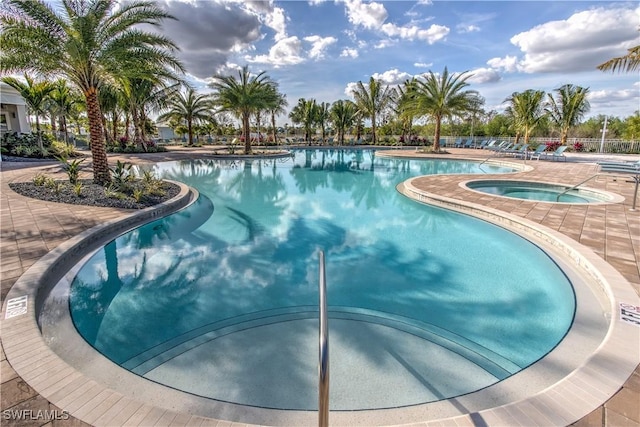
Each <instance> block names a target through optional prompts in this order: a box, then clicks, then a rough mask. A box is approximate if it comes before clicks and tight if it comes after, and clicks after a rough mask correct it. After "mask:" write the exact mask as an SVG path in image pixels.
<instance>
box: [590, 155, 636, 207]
mask: <svg viewBox="0 0 640 427" xmlns="http://www.w3.org/2000/svg"><path fill="white" fill-rule="evenodd" d="M598 165H599V166H600V172H601V173H603V172H604V173H610V174H616V175H624V176H628V175H630V176H631V178H632V179H633V181H634V182H635V184H636V186H635V190H634V193H633V203H632V205H631V210H632V211H635V210H636V201H637V200H638V186H639V185H640V160H638V161H637V162H613V161H609V162H598Z"/></svg>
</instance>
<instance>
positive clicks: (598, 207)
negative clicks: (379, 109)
mask: <svg viewBox="0 0 640 427" xmlns="http://www.w3.org/2000/svg"><path fill="white" fill-rule="evenodd" d="M170 150H171V151H170V152H168V153H158V154H145V155H127V156H125V155H118V156H110V163H114V162H115V160H116V159H120V160H126V161H129V162H132V163H134V164H142V163H156V162H159V161H168V160H178V159H185V158H196V157H200V156H202V155H203V154H204V153H206V152H208V151H210V148H198V149H184V148H180V147H171V148H170ZM448 150H449V152H450V153H451V154H449V155H447V158H466V159H485V158H486V157H487V153H486V152H483V151H482V150H474V149H451V148H450V149H448ZM394 154H395V155H401V156H409V157H418V156H421V155H420V154H417V153H415V152H413V151H409V150H396V151H395V152H394ZM621 158H622V159H625V160H638V159H640V156H638V155H629V156H615V155H597V154H583V153H571V154H568V155H567V161H566V162H563V161H555V162H554V161H548V160H540V161H535V160H534V161H526V162H524V161H523V160H512V159H509V161H512V162H515V163H520V164H524V163H526V165H528V166H529V167H531V170H528V171H526V172H520V173H517V174H513V175H510V176H509V178H510V179H519V180H520V179H522V180H532V181H545V182H558V183H563V184H577V183H579V182H581V181H583V180H584V179H586V178H587V177H589V176H591V175H593V174H594V173H595V172H596V171H597V168H596V166H595V163H594V162H595V161H597V160H604V159H621ZM0 167H1V179H2V182H1V184H0V185H1V186H2V190H1V198H0V200H1V202H0V214H1V217H0V226H1V240H0V255H1V265H0V273H1V280H2V281H1V291H2V292H1V297H2V302H3V303H4V300H5V297H6V296H7V294H8V292H9V290H10V288H11V287H12V286H13V285H14V283H15V282H16V281H17V280H18V278H20V276H22V275H23V273H25V271H27V269H29V267H31V266H32V265H33V264H34V263H36V262H37V261H38V260H40V259H41V258H42V257H43V256H45V255H47V254H49V253H50V252H51V251H53V250H54V249H55V248H56V247H58V246H60V245H61V244H63V243H64V242H67V241H68V240H69V239H72V238H74V237H76V236H78V235H79V234H81V233H83V232H85V231H86V230H89V229H90V228H92V227H94V226H97V225H100V224H103V223H104V222H107V221H112V220H115V219H117V218H120V217H123V216H125V215H127V214H130V213H131V211H128V210H122V209H111V208H94V207H86V206H75V205H73V206H72V205H65V204H59V203H53V202H42V201H38V200H34V199H29V198H26V197H23V196H21V195H18V194H16V193H15V192H13V191H12V190H11V189H10V188H9V186H8V183H9V182H18V181H27V180H30V179H31V178H32V177H33V175H34V174H35V173H36V172H38V171H41V172H44V173H47V174H48V175H55V174H60V176H61V177H63V176H64V175H63V174H61V172H60V168H59V167H58V165H57V163H56V162H48V163H36V162H25V163H18V162H2V163H1V164H0ZM493 177H495V175H494V176H493ZM475 178H478V177H477V176H473V177H469V176H468V175H467V176H461V175H438V176H426V177H421V178H417V179H414V180H413V181H412V184H413V186H414V187H415V188H416V189H417V190H419V191H421V192H424V193H431V194H435V195H438V196H440V197H443V198H446V199H448V200H460V201H463V202H464V203H472V204H476V205H480V206H484V207H486V208H489V209H493V210H496V211H500V212H504V213H505V214H507V215H511V216H515V217H519V218H523V219H524V220H527V221H529V222H532V223H537V224H541V225H543V226H544V227H546V228H548V229H550V230H552V231H553V232H557V233H560V234H562V235H564V236H566V237H568V238H569V239H571V240H573V241H575V242H577V243H579V244H580V245H583V246H586V247H587V248H589V249H590V250H591V251H593V252H594V253H595V254H597V255H598V256H599V257H600V258H602V259H603V260H605V261H606V262H607V263H608V264H610V265H611V266H612V267H613V268H615V270H617V272H619V273H620V274H621V275H622V276H623V277H624V279H626V280H627V281H628V282H629V283H630V284H631V286H632V287H633V289H634V290H635V292H636V293H637V294H640V201H639V202H638V204H639V206H638V207H637V209H636V210H635V211H631V210H630V208H631V202H632V199H633V190H634V184H633V183H632V182H629V181H631V180H629V179H625V178H624V177H619V176H618V177H614V176H613V175H611V176H604V175H602V176H599V177H598V178H597V179H592V180H590V181H589V182H588V183H586V184H585V185H586V186H588V187H590V188H593V189H600V190H606V191H609V192H612V193H617V194H620V195H622V196H624V197H625V200H624V202H622V203H616V204H594V205H570V204H552V203H544V202H534V201H525V200H514V199H506V198H502V197H496V196H491V195H486V194H482V193H478V192H474V191H470V190H468V189H465V188H462V187H461V186H460V185H459V184H460V182H462V181H467V180H470V179H475ZM16 333H19V331H13V330H5V328H4V313H3V328H2V335H5V334H11V335H13V334H16ZM638 334H639V335H640V328H638ZM0 339H2V336H0ZM637 351H638V352H640V349H638V350H637ZM0 356H1V361H0V367H1V372H0V373H1V380H0V381H1V389H0V390H1V407H0V409H2V411H3V418H2V425H3V426H14V425H15V426H43V425H47V426H83V425H88V424H86V423H84V422H83V421H80V420H78V419H76V418H73V417H71V418H69V419H66V420H53V421H48V420H46V419H44V417H42V416H41V417H37V416H36V415H37V413H38V411H58V412H57V414H62V412H61V411H62V410H71V409H70V408H66V407H62V408H57V407H55V406H54V405H53V404H51V403H50V402H49V401H47V399H45V398H44V397H42V396H41V395H40V394H39V393H38V392H37V391H36V390H34V389H33V388H32V387H31V386H30V385H29V384H27V382H26V381H25V380H23V379H22V378H21V377H20V376H19V375H18V374H17V373H16V371H15V370H14V369H13V368H12V366H11V363H10V362H9V361H8V360H7V358H6V356H5V352H4V348H3V349H2V352H1V355H0ZM34 356H35V355H34ZM96 399H98V400H99V399H100V397H99V395H98V396H96ZM110 399H111V400H110ZM69 400H71V399H69ZM112 400H114V398H113V395H108V394H105V395H104V399H103V401H101V402H99V403H98V406H97V407H100V408H101V410H102V411H103V413H107V412H108V411H109V406H110V405H114V404H115V403H116V401H115V400H114V401H113V402H111V401H112ZM110 402H111V403H110ZM639 402H640V367H636V369H635V372H634V373H633V375H631V376H630V377H629V378H628V380H627V381H626V382H625V383H624V385H623V386H622V388H620V390H619V391H618V392H617V393H616V394H615V395H614V396H613V397H611V398H610V399H609V400H607V401H606V402H605V403H604V404H603V405H602V406H600V407H599V408H597V409H596V410H595V411H593V412H592V413H591V414H589V415H587V416H586V417H584V418H582V419H581V420H579V421H578V422H576V423H575V424H574V425H577V426H640V403H639ZM71 406H73V405H71ZM112 408H113V406H112ZM122 409H123V413H124V412H126V408H122ZM7 410H9V411H21V410H25V411H29V410H30V411H32V412H31V413H30V414H31V417H30V418H36V419H28V420H17V419H15V418H12V417H9V416H5V415H8V414H9V412H5V411H7ZM114 411H115V409H114ZM23 414H25V413H23ZM129 415H130V416H133V417H132V418H130V419H129V421H130V423H129V422H127V423H124V425H129V424H134V421H136V419H135V416H136V415H137V416H139V419H138V420H137V421H139V422H142V424H157V425H186V424H187V423H188V422H189V421H190V420H191V421H197V423H202V424H201V425H208V424H207V422H208V420H204V419H197V418H193V417H190V416H189V415H187V414H182V415H177V416H176V415H175V414H174V415H173V416H172V417H171V419H165V418H161V416H162V415H163V414H159V415H158V417H157V418H156V419H155V420H154V421H153V422H151V421H152V418H153V414H152V412H148V413H135V414H134V413H132V414H129ZM98 416H100V415H98ZM122 416H124V415H122ZM145 417H146V418H145ZM28 418H29V417H28ZM64 418H66V416H64ZM550 418H551V419H553V417H550ZM94 419H97V417H96V418H94ZM125 421H126V420H125ZM487 422H489V423H490V421H489V420H487ZM98 424H100V423H98ZM121 424H122V423H121ZM135 424H138V422H136V423H135ZM554 424H555V423H554ZM211 425H218V426H227V425H244V424H235V423H234V424H232V423H223V422H220V423H215V422H214V423H213V424H211Z"/></svg>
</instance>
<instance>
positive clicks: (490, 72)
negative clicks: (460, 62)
mask: <svg viewBox="0 0 640 427" xmlns="http://www.w3.org/2000/svg"><path fill="white" fill-rule="evenodd" d="M500 80H501V77H500V74H499V73H498V71H496V70H495V69H493V68H476V69H475V70H471V77H469V80H467V81H468V82H469V83H480V84H482V83H495V82H498V81H500Z"/></svg>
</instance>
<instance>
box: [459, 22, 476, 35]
mask: <svg viewBox="0 0 640 427" xmlns="http://www.w3.org/2000/svg"><path fill="white" fill-rule="evenodd" d="M456 29H457V30H458V32H459V33H461V34H464V33H473V32H475V31H480V27H478V26H477V25H473V24H458V25H456Z"/></svg>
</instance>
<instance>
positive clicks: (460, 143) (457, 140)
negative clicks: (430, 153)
mask: <svg viewBox="0 0 640 427" xmlns="http://www.w3.org/2000/svg"><path fill="white" fill-rule="evenodd" d="M462 144H463V142H462V138H458V139H456V142H454V143H453V148H462ZM440 145H442V146H444V145H445V144H443V143H442V140H440Z"/></svg>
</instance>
